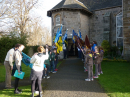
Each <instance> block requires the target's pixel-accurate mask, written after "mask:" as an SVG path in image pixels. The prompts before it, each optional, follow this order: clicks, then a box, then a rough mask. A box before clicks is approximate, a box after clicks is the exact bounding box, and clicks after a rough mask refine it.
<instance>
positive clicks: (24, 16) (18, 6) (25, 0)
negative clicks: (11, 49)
mask: <svg viewBox="0 0 130 97" xmlns="http://www.w3.org/2000/svg"><path fill="white" fill-rule="evenodd" d="M38 1H39V0H13V9H14V10H13V11H12V14H13V19H14V23H15V27H16V28H17V29H18V30H19V31H20V33H26V28H27V23H28V22H29V21H30V17H29V13H30V11H31V10H32V9H33V8H34V6H35V5H36V4H37V3H38Z"/></svg>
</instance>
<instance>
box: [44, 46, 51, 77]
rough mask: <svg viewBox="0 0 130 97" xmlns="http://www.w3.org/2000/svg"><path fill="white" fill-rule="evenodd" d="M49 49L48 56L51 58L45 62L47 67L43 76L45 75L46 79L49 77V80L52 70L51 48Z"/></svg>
mask: <svg viewBox="0 0 130 97" xmlns="http://www.w3.org/2000/svg"><path fill="white" fill-rule="evenodd" d="M47 48H48V55H49V57H48V59H47V60H45V62H44V64H45V65H46V70H44V72H43V74H44V75H43V76H44V77H43V78H45V76H47V79H49V78H50V76H49V69H50V59H51V48H50V47H47ZM45 73H46V74H45Z"/></svg>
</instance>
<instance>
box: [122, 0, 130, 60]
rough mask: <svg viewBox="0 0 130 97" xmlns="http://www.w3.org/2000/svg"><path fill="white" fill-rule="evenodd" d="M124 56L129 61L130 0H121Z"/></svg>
mask: <svg viewBox="0 0 130 97" xmlns="http://www.w3.org/2000/svg"><path fill="white" fill-rule="evenodd" d="M123 27H124V29H123V33H124V34H123V35H124V36H123V37H124V58H125V59H126V60H129V61H130V1H129V0H123Z"/></svg>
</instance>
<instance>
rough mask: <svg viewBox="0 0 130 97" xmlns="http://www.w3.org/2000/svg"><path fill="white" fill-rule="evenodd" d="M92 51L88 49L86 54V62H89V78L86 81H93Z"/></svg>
mask: <svg viewBox="0 0 130 97" xmlns="http://www.w3.org/2000/svg"><path fill="white" fill-rule="evenodd" d="M90 52H91V51H90V49H88V50H87V52H86V56H85V64H87V69H88V78H87V79H85V81H93V55H92V54H91V53H90Z"/></svg>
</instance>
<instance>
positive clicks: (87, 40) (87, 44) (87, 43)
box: [85, 35, 91, 49]
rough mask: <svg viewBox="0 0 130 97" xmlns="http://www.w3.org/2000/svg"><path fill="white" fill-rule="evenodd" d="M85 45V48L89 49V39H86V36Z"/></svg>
mask: <svg viewBox="0 0 130 97" xmlns="http://www.w3.org/2000/svg"><path fill="white" fill-rule="evenodd" d="M85 45H86V46H87V48H89V49H90V48H91V46H90V42H89V39H88V36H87V35H86V38H85Z"/></svg>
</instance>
